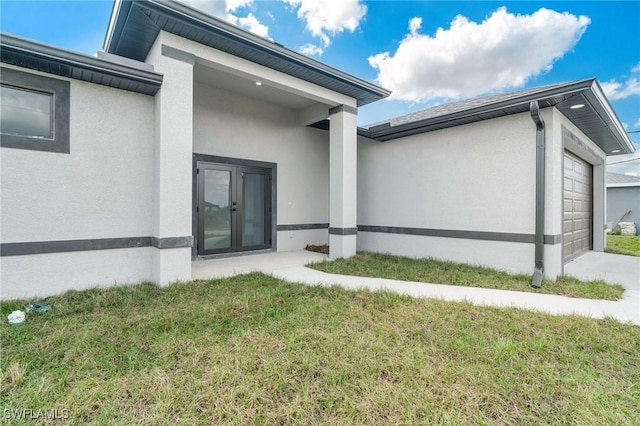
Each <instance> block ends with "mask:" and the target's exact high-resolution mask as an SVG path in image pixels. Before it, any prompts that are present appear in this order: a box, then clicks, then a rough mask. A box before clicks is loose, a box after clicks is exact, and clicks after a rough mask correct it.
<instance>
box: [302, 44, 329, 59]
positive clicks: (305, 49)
mask: <svg viewBox="0 0 640 426" xmlns="http://www.w3.org/2000/svg"><path fill="white" fill-rule="evenodd" d="M298 51H299V52H300V53H302V54H303V55H307V56H313V55H318V56H321V55H322V54H323V53H324V49H323V48H322V47H320V46H316V45H315V44H311V43H307V44H303V45H302V46H300V49H298Z"/></svg>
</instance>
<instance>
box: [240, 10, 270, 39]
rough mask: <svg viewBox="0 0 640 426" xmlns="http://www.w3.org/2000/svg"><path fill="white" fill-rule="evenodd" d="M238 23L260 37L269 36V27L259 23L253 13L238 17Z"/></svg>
mask: <svg viewBox="0 0 640 426" xmlns="http://www.w3.org/2000/svg"><path fill="white" fill-rule="evenodd" d="M238 24H240V26H241V27H242V28H246V29H248V30H249V31H251V32H252V33H254V34H257V35H259V36H260V37H264V38H268V37H269V27H267V26H266V25H264V24H261V23H260V21H258V19H256V17H255V16H253V13H250V14H248V15H247V16H245V17H244V18H238Z"/></svg>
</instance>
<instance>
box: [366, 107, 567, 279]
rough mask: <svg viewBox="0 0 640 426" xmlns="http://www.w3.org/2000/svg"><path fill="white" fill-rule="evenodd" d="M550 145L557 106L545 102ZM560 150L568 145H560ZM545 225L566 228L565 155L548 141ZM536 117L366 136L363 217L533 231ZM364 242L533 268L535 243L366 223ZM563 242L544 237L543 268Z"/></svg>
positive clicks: (513, 268) (551, 273) (370, 246)
mask: <svg viewBox="0 0 640 426" xmlns="http://www.w3.org/2000/svg"><path fill="white" fill-rule="evenodd" d="M542 116H543V119H544V120H545V122H546V125H547V145H548V146H549V145H552V146H553V145H559V142H560V139H559V138H557V139H555V133H554V130H553V128H554V112H553V110H550V109H546V110H543V111H542ZM560 152H561V146H560ZM546 163H547V165H548V166H547V169H546V185H545V188H546V191H547V205H546V210H545V221H546V223H545V234H547V235H557V234H560V233H561V226H562V222H561V216H560V215H561V208H562V199H561V198H560V199H558V198H557V197H558V196H560V197H561V196H562V195H561V191H557V190H555V189H554V182H555V181H556V180H557V179H558V178H559V179H561V168H560V166H561V164H562V157H561V156H560V157H557V149H556V148H551V149H547V151H546ZM535 165H536V160H535V125H534V124H533V122H532V120H531V117H530V114H529V113H528V112H527V113H522V114H518V115H514V116H509V117H503V118H498V119H493V120H489V121H482V122H478V123H473V124H469V125H465V126H459V127H455V128H451V129H445V130H440V131H434V132H429V133H423V134H419V135H414V136H409V137H405V138H401V139H396V140H392V141H389V142H384V143H379V142H375V141H371V140H368V139H365V138H360V140H359V146H358V224H359V225H365V226H366V225H369V226H391V227H408V228H427V229H438V230H453V231H481V232H491V233H509V234H528V235H534V234H535V173H536V166H535ZM358 249H359V250H372V251H379V252H391V253H397V254H401V255H404V256H410V257H435V258H440V259H445V260H452V261H456V262H464V263H470V264H479V265H486V266H491V267H495V268H498V269H503V270H507V271H510V272H518V273H533V268H534V244H532V243H518V242H504V241H486V240H476V239H465V238H442V237H431V236H415V235H400V234H389V233H377V232H375V233H374V232H359V233H358ZM561 251H562V250H561V245H560V244H556V245H545V263H547V261H548V262H549V263H548V265H546V266H548V267H545V274H546V275H547V276H548V277H550V278H555V277H556V276H557V275H559V274H560V273H561Z"/></svg>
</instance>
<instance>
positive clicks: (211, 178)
mask: <svg viewBox="0 0 640 426" xmlns="http://www.w3.org/2000/svg"><path fill="white" fill-rule="evenodd" d="M203 172H204V179H203V180H204V184H203V199H204V203H203V204H202V205H201V206H200V208H201V209H202V212H203V214H202V217H203V220H202V222H203V223H202V231H203V234H204V235H203V246H204V249H205V250H216V249H224V248H230V247H231V229H232V225H233V218H232V211H231V210H232V209H231V206H232V201H231V171H230V170H214V169H204V170H203Z"/></svg>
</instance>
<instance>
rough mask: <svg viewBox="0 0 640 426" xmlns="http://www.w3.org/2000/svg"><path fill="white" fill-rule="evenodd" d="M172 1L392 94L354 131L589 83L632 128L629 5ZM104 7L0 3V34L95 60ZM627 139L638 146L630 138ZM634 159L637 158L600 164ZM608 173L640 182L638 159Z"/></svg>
mask: <svg viewBox="0 0 640 426" xmlns="http://www.w3.org/2000/svg"><path fill="white" fill-rule="evenodd" d="M183 1H184V2H185V3H188V4H190V5H191V6H194V7H198V8H200V9H202V10H204V11H205V12H207V13H210V14H212V15H214V16H217V17H219V18H222V19H225V20H228V21H230V22H232V23H234V24H236V25H238V26H240V27H243V28H245V29H247V30H250V31H253V32H255V33H257V34H259V35H261V36H263V37H267V38H269V39H272V40H274V41H277V42H278V43H280V44H283V45H284V46H286V47H288V48H290V49H292V50H296V51H300V52H303V53H305V54H308V55H309V56H312V57H314V58H316V59H318V60H320V61H322V62H325V63H327V64H329V65H332V66H335V67H337V68H339V69H342V70H344V71H347V72H349V73H352V74H354V75H356V76H358V77H360V78H363V79H365V80H369V81H373V82H376V83H378V84H380V85H382V86H383V87H385V88H388V89H390V90H392V91H393V92H394V93H393V95H392V99H390V100H385V101H381V102H376V103H374V104H372V105H369V106H365V107H363V108H361V109H360V112H359V123H360V124H368V123H372V122H375V121H379V120H383V119H386V118H390V117H393V116H397V115H402V114H406V113H409V112H412V111H417V110H420V109H424V108H427V107H430V106H433V105H437V104H440V103H443V102H450V101H454V100H460V99H465V98H469V97H476V96H482V95H484V94H493V93H500V92H505V91H513V90H518V89H523V88H528V87H535V86H540V85H545V84H551V83H556V82H561V81H571V80H577V79H583V78H590V77H596V78H597V79H598V80H599V82H600V83H601V84H602V86H603V88H604V90H605V93H607V95H608V97H609V100H610V102H611V104H612V106H613V108H614V109H615V111H616V113H617V114H618V116H619V118H620V120H621V121H622V122H623V123H624V125H625V126H626V127H627V130H628V131H630V132H634V131H639V130H640V32H639V31H638V29H637V28H638V19H639V17H640V2H638V1H621V2H616V1H563V2H549V1H545V2H539V1H507V2H495V1H464V2H463V1H435V2H432V1H418V0H416V1H390V0H385V1H364V0H280V1H276V0H271V1H262V0H224V1H208V0H183ZM111 8H112V2H111V1H100V0H85V1H31V0H22V1H11V0H9V1H7V0H1V2H0V19H1V22H0V23H1V28H2V31H3V32H8V33H12V34H16V35H20V36H23V37H27V38H30V39H34V40H38V41H41V42H45V43H48V44H51V45H54V46H58V47H63V48H67V49H70V50H74V51H78V52H82V53H87V54H94V53H95V52H96V51H98V50H100V49H101V47H102V42H103V39H104V34H105V31H106V28H107V24H108V21H109V15H110V12H111ZM630 137H631V139H632V140H633V141H634V143H635V144H636V145H637V146H638V147H640V133H631V134H630ZM633 158H640V150H639V151H637V152H636V153H635V154H633V155H631V156H616V157H611V158H610V159H609V163H610V164H611V163H614V162H620V161H626V160H630V159H633ZM609 170H611V171H615V172H620V173H631V174H638V175H640V160H634V161H627V162H624V163H618V164H616V165H612V166H611V167H610V168H609Z"/></svg>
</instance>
